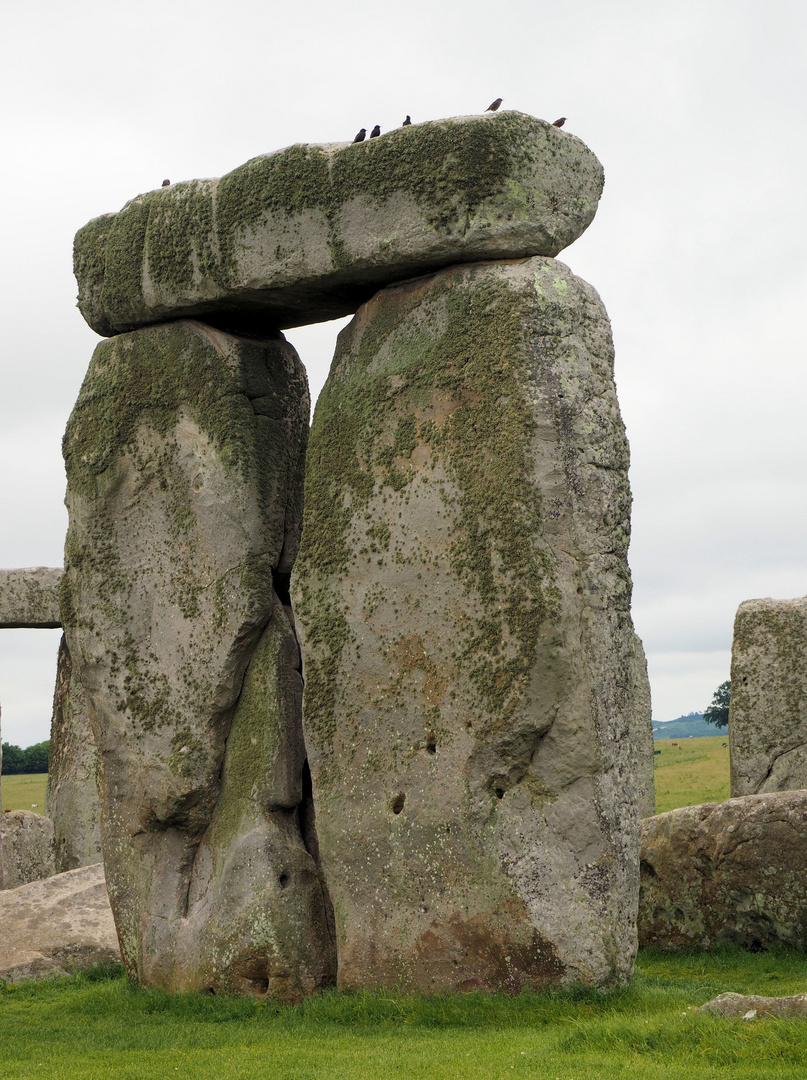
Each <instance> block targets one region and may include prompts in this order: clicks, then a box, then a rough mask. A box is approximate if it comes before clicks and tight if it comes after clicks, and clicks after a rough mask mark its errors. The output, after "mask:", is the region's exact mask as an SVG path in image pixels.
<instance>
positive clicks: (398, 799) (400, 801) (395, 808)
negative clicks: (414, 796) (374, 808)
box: [390, 791, 406, 814]
mask: <svg viewBox="0 0 807 1080" xmlns="http://www.w3.org/2000/svg"><path fill="white" fill-rule="evenodd" d="M405 802H406V796H405V795H404V793H403V792H402V791H399V792H398V794H397V795H395V796H393V799H392V802H391V803H390V810H392V812H393V814H400V812H401V811H402V810H403V808H404V803H405Z"/></svg>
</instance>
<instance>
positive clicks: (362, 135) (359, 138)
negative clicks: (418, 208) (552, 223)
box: [163, 97, 566, 187]
mask: <svg viewBox="0 0 807 1080" xmlns="http://www.w3.org/2000/svg"><path fill="white" fill-rule="evenodd" d="M503 100H504V98H500V97H497V98H496V100H495V101H491V103H490V105H488V107H487V108H486V109H485V112H496V110H497V109H498V108H499V106H500V105H501V103H502V101H503ZM411 123H412V117H411V116H410V115H409V114H408V113H407V114H406V119H405V120H404V122H403V123H402V124H401V127H409V125H410V124H411ZM565 123H566V117H565V116H561V117H560V118H559V119H558V120H555V121H554V122H553V124H552V127H556V128H562V127H563V125H564V124H565ZM380 134H381V125H380V124H376V126H375V127H374V128H373V130H372V131H371V132H370V138H371V139H377V138H378V136H379V135H380ZM366 138H367V128H361V129H360V130H359V131H358V132H357V134H356V138H355V139H354V140H353V142H354V143H357V142H364V140H365V139H366ZM170 184H171V181H170V180H163V187H169V186H170Z"/></svg>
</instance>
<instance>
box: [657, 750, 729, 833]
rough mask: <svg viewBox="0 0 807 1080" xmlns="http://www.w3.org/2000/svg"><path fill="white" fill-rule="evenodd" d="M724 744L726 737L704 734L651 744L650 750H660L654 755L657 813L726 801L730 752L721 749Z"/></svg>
mask: <svg viewBox="0 0 807 1080" xmlns="http://www.w3.org/2000/svg"><path fill="white" fill-rule="evenodd" d="M727 742H728V735H705V736H701V737H700V738H698V739H657V740H656V741H655V742H654V743H653V748H654V749H655V750H660V751H661V753H660V754H655V755H654V756H653V764H654V766H655V780H656V813H657V814H663V813H664V812H665V811H667V810H676V809H677V808H678V807H679V806H694V805H696V804H697V803H702V802H723V800H724V799H728V797H729V751H728V747H724V746H723V743H727ZM675 743H678V745H677V746H675Z"/></svg>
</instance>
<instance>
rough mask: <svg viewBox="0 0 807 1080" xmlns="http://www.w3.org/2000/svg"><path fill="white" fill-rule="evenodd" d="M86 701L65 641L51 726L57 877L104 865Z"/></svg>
mask: <svg viewBox="0 0 807 1080" xmlns="http://www.w3.org/2000/svg"><path fill="white" fill-rule="evenodd" d="M95 772H96V752H95V739H94V737H93V733H92V726H91V724H90V717H89V713H88V711H87V699H86V696H85V694H84V687H83V686H82V685H81V680H80V679H79V677H78V674H77V672H75V671H74V669H73V661H72V660H71V658H70V652H69V650H68V648H67V643H66V641H65V639H64V635H62V640H61V641H60V642H59V654H58V658H57V661H56V689H55V691H54V694H53V718H52V720H51V725H50V750H49V754H48V793H47V800H46V806H47V813H48V817H49V818H50V819H51V821H52V822H53V841H54V858H55V861H56V873H57V874H61V873H62V872H63V871H65V870H75V869H76V867H78V866H92V865H94V864H95V863H98V862H101V860H102V855H101V807H100V804H99V802H98V788H97V786H96V783H95Z"/></svg>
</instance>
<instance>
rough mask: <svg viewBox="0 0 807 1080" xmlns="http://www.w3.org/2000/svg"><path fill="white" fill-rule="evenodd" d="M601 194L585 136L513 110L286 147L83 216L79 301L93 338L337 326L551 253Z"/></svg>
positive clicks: (579, 228) (589, 215)
mask: <svg viewBox="0 0 807 1080" xmlns="http://www.w3.org/2000/svg"><path fill="white" fill-rule="evenodd" d="M602 186H603V172H602V166H601V165H600V163H599V161H598V160H597V158H596V157H595V156H594V155H593V154H592V153H591V151H590V150H589V149H588V148H587V147H586V146H585V144H584V143H582V142H581V141H580V140H579V139H578V138H576V137H575V136H574V135H571V134H570V133H569V132H566V131H561V130H559V129H558V128H556V127H553V126H552V125H550V124H548V123H546V121H544V120H537V119H535V117H532V116H527V115H525V114H524V113H517V112H503V113H497V114H492V113H491V114H489V115H487V116H469V117H458V118H454V119H451V120H440V121H433V122H431V123H427V124H413V125H412V126H411V127H405V128H399V129H397V130H395V131H390V132H388V133H386V134H384V135H382V136H381V137H380V138H377V139H370V140H368V141H367V142H364V143H360V144H359V143H356V144H353V143H336V144H331V145H325V146H316V145H311V146H306V145H296V146H290V147H288V148H287V149H285V150H281V151H279V152H277V153H274V154H267V155H265V156H262V157H257V158H253V160H252V161H248V162H247V163H246V164H245V165H242V166H241V167H240V168H238V169H235V170H234V171H233V172H231V173H228V174H227V175H226V176H223V177H222V178H221V179H220V180H191V181H188V182H186V183H180V184H173V185H171V186H170V187H167V188H158V189H157V190H156V191H152V192H149V193H148V194H145V195H140V196H138V197H137V198H136V199H133V200H132V201H131V202H129V203H127V204H126V206H124V208H123V209H122V210H121V211H120V213H118V214H107V215H105V216H104V217H100V218H96V219H94V220H93V221H91V222H89V224H88V225H86V226H85V227H84V228H83V229H81V230H80V231H79V233H78V234H77V236H76V243H75V272H76V277H77V279H78V283H79V308H80V309H81V312H82V314H83V315H84V318H85V319H86V320H87V322H88V323H89V324H90V326H91V327H92V328H93V329H94V330H96V331H97V332H98V333H99V334H104V335H109V334H113V333H116V332H119V331H122V330H131V329H134V328H135V327H137V326H142V325H145V324H147V323H154V322H159V321H161V320H163V319H169V318H170V319H173V318H177V317H180V316H202V317H206V318H207V316H208V315H211V313H215V317H213V316H212V315H211V317H210V318H208V321H215V322H216V325H218V326H221V327H223V328H225V329H228V330H233V331H234V332H235V331H236V330H238V329H246V328H248V327H250V326H251V325H259V326H264V325H267V324H268V325H275V326H281V327H288V326H299V325H301V324H303V323H308V322H320V321H322V320H324V319H333V318H336V317H337V316H340V315H347V314H349V313H350V312H353V311H355V310H356V309H357V308H358V306H359V305H360V304H361V303H363V302H364V301H366V300H368V299H369V298H370V297H371V296H372V295H373V293H374V292H376V290H377V289H379V288H381V287H382V286H384V285H388V284H390V283H391V282H395V281H401V280H403V279H404V278H407V277H413V276H415V275H416V274H422V273H424V272H426V271H429V270H434V269H437V268H439V267H442V266H449V265H452V264H454V263H461V262H471V261H473V260H476V259H508V258H514V257H520V256H524V255H557V253H558V252H559V251H561V250H562V249H563V248H564V247H566V246H568V245H569V244H571V243H572V241H573V240H575V239H576V238H577V237H578V236H579V235H580V234H581V233H582V232H583V231H584V230H585V229H586V228H587V227H588V225H589V224H590V223H591V221H592V219H593V217H594V214H595V211H596V209H597V203H598V200H599V198H600V194H601V192H602Z"/></svg>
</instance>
